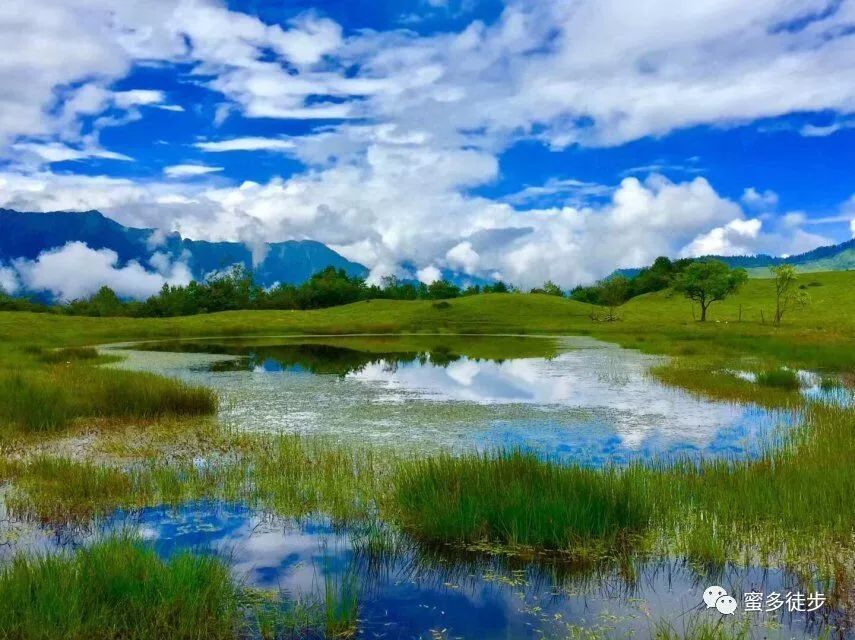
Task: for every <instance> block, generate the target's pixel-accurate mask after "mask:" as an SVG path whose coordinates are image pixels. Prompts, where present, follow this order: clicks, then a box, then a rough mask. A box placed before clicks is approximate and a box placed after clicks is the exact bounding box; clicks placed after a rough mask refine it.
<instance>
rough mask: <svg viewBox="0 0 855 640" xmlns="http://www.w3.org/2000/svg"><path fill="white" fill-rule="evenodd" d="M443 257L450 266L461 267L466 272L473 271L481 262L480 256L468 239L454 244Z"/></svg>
mask: <svg viewBox="0 0 855 640" xmlns="http://www.w3.org/2000/svg"><path fill="white" fill-rule="evenodd" d="M445 258H446V260H448V264H449V265H450V266H452V267H455V268H458V269H462V270H463V271H465V272H466V273H475V272H476V271H477V270H478V265H479V263H480V262H481V256H479V255H478V252H476V251H475V250H474V249H473V248H472V243H471V242H468V241H467V242H461V243H459V244H456V245H454V246H453V247H452V248H451V249H449V250H448V253H446V254H445Z"/></svg>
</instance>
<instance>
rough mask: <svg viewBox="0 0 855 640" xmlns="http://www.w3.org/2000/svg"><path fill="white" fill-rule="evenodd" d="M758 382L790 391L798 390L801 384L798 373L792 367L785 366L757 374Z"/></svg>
mask: <svg viewBox="0 0 855 640" xmlns="http://www.w3.org/2000/svg"><path fill="white" fill-rule="evenodd" d="M757 384H761V385H764V386H766V387H777V388H778V389H786V390H788V391H796V390H798V389H799V387H800V386H801V383H800V382H799V376H798V374H797V373H796V372H795V371H793V370H792V369H785V368H783V367H779V368H777V369H768V370H766V371H761V372H760V373H758V374H757Z"/></svg>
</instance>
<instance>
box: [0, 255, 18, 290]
mask: <svg viewBox="0 0 855 640" xmlns="http://www.w3.org/2000/svg"><path fill="white" fill-rule="evenodd" d="M19 287H20V284H19V283H18V272H17V271H15V269H13V268H12V267H7V266H4V265H3V263H2V262H0V293H6V294H8V295H14V294H15V293H17V291H18V288H19Z"/></svg>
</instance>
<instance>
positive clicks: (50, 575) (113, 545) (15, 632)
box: [0, 538, 244, 640]
mask: <svg viewBox="0 0 855 640" xmlns="http://www.w3.org/2000/svg"><path fill="white" fill-rule="evenodd" d="M0 602H2V603H3V605H2V607H0V638H9V639H12V638H15V639H20V640H41V639H44V640H54V639H56V638H65V639H72V640H84V639H89V638H99V639H101V640H111V639H116V640H118V639H122V640H158V639H161V638H171V639H176V640H180V639H185V638H186V639H199V638H210V639H212V640H217V639H220V638H222V639H226V638H228V639H233V638H235V637H236V635H237V634H238V632H239V630H240V628H241V627H242V626H243V624H244V622H243V613H242V611H241V608H240V607H239V593H238V589H237V587H236V586H235V584H234V583H233V581H232V578H231V575H230V574H229V571H228V568H227V567H226V566H225V565H224V564H223V563H222V562H221V561H219V560H217V559H215V558H213V557H210V556H197V555H191V554H181V555H177V556H174V557H173V558H172V559H170V560H169V561H163V560H161V559H160V558H158V556H157V555H156V554H155V553H154V551H152V550H150V549H147V548H146V547H144V546H142V545H141V544H140V543H138V542H135V541H133V540H130V539H122V538H118V539H110V540H106V541H103V542H99V543H97V544H95V545H94V546H92V547H89V548H84V549H82V550H80V551H78V552H76V553H74V554H73V555H51V556H17V557H16V558H15V559H14V560H13V561H12V562H11V563H10V564H8V565H7V566H5V567H3V568H2V569H0Z"/></svg>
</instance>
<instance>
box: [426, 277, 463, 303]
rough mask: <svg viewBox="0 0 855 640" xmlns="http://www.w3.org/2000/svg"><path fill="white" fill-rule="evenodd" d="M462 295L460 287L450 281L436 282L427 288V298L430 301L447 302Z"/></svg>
mask: <svg viewBox="0 0 855 640" xmlns="http://www.w3.org/2000/svg"><path fill="white" fill-rule="evenodd" d="M459 295H460V287H458V286H457V285H455V284H452V283H451V282H449V281H448V280H435V281H434V282H431V283H430V284H429V285H428V287H427V297H428V298H429V299H430V300H445V299H447V298H456V297H457V296H459Z"/></svg>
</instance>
